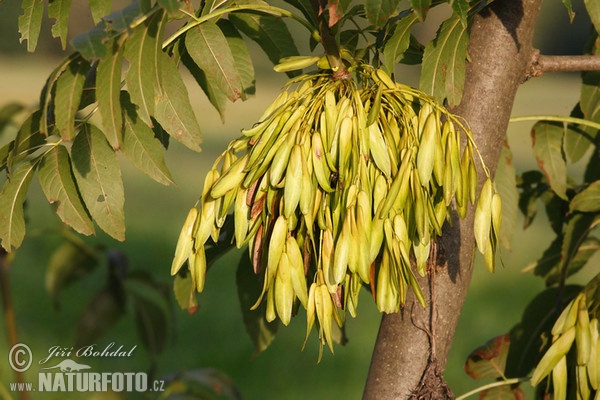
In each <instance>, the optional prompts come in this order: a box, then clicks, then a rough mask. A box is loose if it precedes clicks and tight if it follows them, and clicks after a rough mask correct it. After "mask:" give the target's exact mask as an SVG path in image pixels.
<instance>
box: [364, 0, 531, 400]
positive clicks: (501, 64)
mask: <svg viewBox="0 0 600 400" xmlns="http://www.w3.org/2000/svg"><path fill="white" fill-rule="evenodd" d="M540 4H541V0H497V1H494V2H493V3H491V5H490V6H489V7H487V8H486V9H484V10H483V11H482V12H481V13H480V14H479V15H478V16H476V17H475V20H474V22H473V26H472V29H471V39H470V43H469V49H468V51H469V56H470V60H471V62H470V63H467V69H466V83H465V88H464V94H463V98H462V102H461V104H460V105H459V106H458V107H457V108H456V109H454V110H453V111H454V112H455V113H457V114H459V115H461V116H463V117H464V118H465V119H466V120H467V122H468V123H469V125H470V127H471V129H472V131H473V134H474V138H475V142H476V143H477V145H478V147H479V149H480V151H481V154H482V155H483V158H484V160H485V163H486V165H487V166H488V167H489V169H490V172H491V173H492V174H493V173H494V172H495V166H496V164H497V162H498V159H499V156H500V150H501V149H502V145H503V142H504V140H505V134H506V129H507V126H508V122H509V118H510V113H511V109H512V105H513V101H514V98H515V94H516V92H517V89H518V87H519V85H520V84H521V83H522V82H523V80H524V79H525V78H526V74H527V71H528V68H529V64H530V62H531V60H532V56H533V54H534V50H533V48H532V38H533V32H534V28H535V24H536V20H537V15H538V12H539V8H540ZM479 176H480V182H479V183H480V186H481V184H482V182H483V173H481V171H480V174H479ZM456 220H457V219H455V221H456ZM442 243H443V248H444V251H445V255H446V257H447V261H448V263H447V267H446V268H445V269H443V270H440V271H438V272H436V273H435V275H434V279H433V285H434V287H435V294H436V296H435V299H434V305H435V314H434V315H435V319H436V324H435V326H434V329H435V348H436V354H435V356H436V357H437V360H438V362H439V364H438V365H439V367H440V369H442V370H443V369H444V368H445V365H446V361H447V356H448V352H449V350H450V346H451V344H452V341H453V339H454V332H455V329H456V325H457V323H458V318H459V315H460V311H461V308H462V306H463V303H464V300H465V297H466V294H467V290H468V287H469V283H470V280H471V270H472V265H473V258H474V250H475V247H474V239H473V210H472V209H471V210H469V212H468V214H467V217H466V218H465V219H464V220H462V221H461V222H460V223H455V224H454V226H453V227H450V226H446V227H445V228H444V232H443V237H442ZM421 286H422V287H423V288H424V292H425V296H426V298H429V289H428V288H429V285H428V282H427V280H422V281H421ZM429 316H430V314H429V309H423V308H422V307H421V306H420V305H419V304H418V302H417V301H416V299H415V298H414V297H412V296H409V298H408V299H407V303H406V305H405V307H404V309H403V311H401V312H400V313H397V314H388V315H384V316H383V317H382V321H381V326H380V330H379V333H378V336H377V341H376V344H375V348H374V350H373V356H372V360H371V366H370V370H369V374H368V377H367V382H366V385H365V389H364V392H363V398H364V399H366V400H390V399H406V398H408V397H409V396H410V395H411V393H412V392H413V391H414V390H415V388H416V387H417V386H418V384H419V382H420V380H421V377H422V376H423V374H424V372H425V369H426V367H427V364H428V361H429V355H430V354H429V353H430V342H429V337H428V334H427V333H426V332H425V331H424V330H423V329H422V327H427V326H428V322H429Z"/></svg>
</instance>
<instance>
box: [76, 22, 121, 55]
mask: <svg viewBox="0 0 600 400" xmlns="http://www.w3.org/2000/svg"><path fill="white" fill-rule="evenodd" d="M111 34H112V33H111V32H110V30H109V29H108V27H107V25H106V22H104V21H100V22H99V23H98V25H96V26H95V27H94V28H92V29H90V30H89V31H87V32H83V33H80V34H79V35H77V36H75V37H74V38H73V40H72V41H71V45H72V46H73V48H74V49H75V50H76V51H78V52H80V53H81V55H82V56H83V57H84V58H85V59H86V60H88V61H94V60H100V59H102V58H104V57H106V55H107V54H108V53H109V50H108V45H109V44H111V43H112V42H111V41H110V36H111Z"/></svg>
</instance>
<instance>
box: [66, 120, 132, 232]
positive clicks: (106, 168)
mask: <svg viewBox="0 0 600 400" xmlns="http://www.w3.org/2000/svg"><path fill="white" fill-rule="evenodd" d="M71 159H72V165H73V173H74V175H75V178H76V181H77V184H78V186H79V190H80V192H81V197H82V198H83V200H84V202H85V205H86V206H87V209H88V211H89V212H90V214H91V216H92V218H93V219H94V221H95V222H96V223H97V224H98V226H100V228H102V230H104V231H105V232H106V233H108V234H109V235H110V236H112V237H113V238H115V239H117V240H121V241H122V240H124V239H125V216H124V212H123V206H124V202H125V198H124V192H123V181H122V179H121V168H120V167H119V163H118V162H117V158H116V156H115V153H114V151H113V149H112V148H111V147H110V145H109V144H108V142H107V141H106V138H105V137H104V135H103V134H102V132H101V131H100V130H99V129H98V128H97V127H96V126H94V125H91V124H85V125H83V127H82V130H81V132H80V133H79V134H78V135H77V136H76V137H75V140H74V141H73V147H72V149H71Z"/></svg>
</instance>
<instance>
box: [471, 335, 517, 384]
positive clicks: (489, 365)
mask: <svg viewBox="0 0 600 400" xmlns="http://www.w3.org/2000/svg"><path fill="white" fill-rule="evenodd" d="M509 347H510V336H509V335H508V334H505V335H501V336H497V337H495V338H493V339H491V340H489V341H488V342H487V343H486V344H484V345H483V346H479V347H478V348H476V349H475V350H473V351H472V352H471V354H469V356H468V357H467V362H466V363H465V371H466V373H467V374H468V375H469V376H470V377H471V378H473V379H486V378H503V377H504V368H505V367H506V357H507V356H508V348H509Z"/></svg>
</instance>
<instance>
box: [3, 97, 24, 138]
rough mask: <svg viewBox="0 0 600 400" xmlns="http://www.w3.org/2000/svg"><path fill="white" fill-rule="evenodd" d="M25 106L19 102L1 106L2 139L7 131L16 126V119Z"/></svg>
mask: <svg viewBox="0 0 600 400" xmlns="http://www.w3.org/2000/svg"><path fill="white" fill-rule="evenodd" d="M23 110H25V106H24V105H23V104H21V103H18V102H10V103H6V104H4V105H2V106H0V137H2V134H3V133H5V129H6V128H7V127H9V126H13V125H14V124H15V117H16V116H17V114H19V113H20V112H21V111H23Z"/></svg>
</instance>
